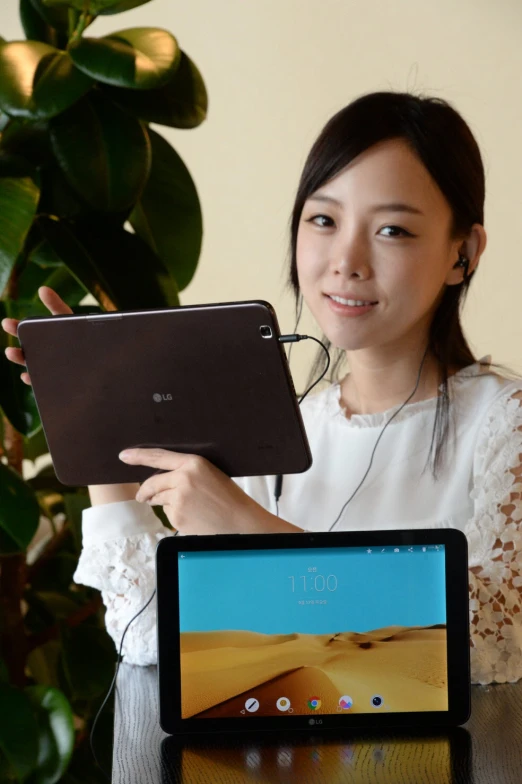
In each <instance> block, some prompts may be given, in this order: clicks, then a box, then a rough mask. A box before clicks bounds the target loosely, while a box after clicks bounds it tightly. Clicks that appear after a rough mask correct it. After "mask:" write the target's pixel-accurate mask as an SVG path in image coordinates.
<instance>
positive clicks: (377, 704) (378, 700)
mask: <svg viewBox="0 0 522 784" xmlns="http://www.w3.org/2000/svg"><path fill="white" fill-rule="evenodd" d="M383 702H384V700H383V698H382V697H381V696H380V694H376V695H375V697H372V705H373V707H374V708H380V707H381V705H382V704H383Z"/></svg>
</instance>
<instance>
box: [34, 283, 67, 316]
mask: <svg viewBox="0 0 522 784" xmlns="http://www.w3.org/2000/svg"><path fill="white" fill-rule="evenodd" d="M38 296H39V297H40V299H41V300H42V302H43V304H44V305H45V307H46V308H47V309H48V310H50V311H51V313H52V314H53V316H64V315H66V314H70V313H72V312H73V311H72V310H71V308H70V307H69V305H67V304H66V303H65V302H64V301H63V299H62V298H61V297H60V295H59V294H57V293H56V291H55V290H54V289H52V288H50V286H40V288H39V289H38Z"/></svg>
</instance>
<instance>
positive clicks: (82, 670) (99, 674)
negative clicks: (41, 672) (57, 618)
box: [62, 625, 116, 700]
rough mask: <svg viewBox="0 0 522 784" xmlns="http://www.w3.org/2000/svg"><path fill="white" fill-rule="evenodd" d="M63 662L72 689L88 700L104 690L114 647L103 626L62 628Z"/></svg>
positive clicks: (111, 668) (109, 675)
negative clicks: (100, 627) (101, 627)
mask: <svg viewBox="0 0 522 784" xmlns="http://www.w3.org/2000/svg"><path fill="white" fill-rule="evenodd" d="M62 643H63V647H62V663H63V668H64V672H65V676H66V678H67V682H68V685H69V688H70V690H71V693H72V694H73V695H74V697H76V698H80V699H87V700H91V699H94V698H96V697H98V696H99V695H101V694H103V693H104V692H105V691H106V690H107V689H108V687H109V685H110V682H111V679H112V677H113V675H114V663H115V661H116V650H115V647H114V643H113V641H112V640H111V638H110V637H109V635H108V634H107V632H106V631H105V630H104V629H99V628H97V627H95V626H86V625H81V626H76V627H74V628H73V629H68V628H64V630H63V637H62Z"/></svg>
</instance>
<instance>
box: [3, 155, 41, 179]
mask: <svg viewBox="0 0 522 784" xmlns="http://www.w3.org/2000/svg"><path fill="white" fill-rule="evenodd" d="M0 177H16V178H18V177H32V178H35V179H36V178H37V171H36V168H35V167H34V165H33V164H32V163H31V162H30V161H28V160H27V159H26V158H23V157H22V156H21V155H17V154H16V153H11V152H6V151H5V150H2V149H1V148H0Z"/></svg>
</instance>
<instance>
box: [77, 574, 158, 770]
mask: <svg viewBox="0 0 522 784" xmlns="http://www.w3.org/2000/svg"><path fill="white" fill-rule="evenodd" d="M155 595H156V589H154V591H153V592H152V595H151V597H150V599H149V600H148V602H147V604H145V605H143V607H142V608H141V610H139V611H138V612H137V613H136V615H134V616H133V617H132V618H131V619H130V621H129V622H128V624H127V626H126V627H125V629H124V632H123V634H122V637H121V641H120V650H119V652H118V660H117V662H116V670H115V672H114V677H113V679H112V682H111V685H110V686H109V691H108V692H107V694H106V697H105V699H104V700H103V702H102V704H101V706H100V708H99V709H98V712H97V714H96V716H95V717H94V721H93V723H92V727H91V732H90V736H89V743H90V746H91V752H92V756H93V757H94V761H95V762H96V764H97V765H98V767H99V768H100V770H101V771H102V773H103V775H104V776H105V778H106V779H107V780H108V781H111V777H110V775H109V774H108V773H107V771H106V770H105V768H104V767H103V766H102V765H101V764H100V761H99V760H98V757H97V756H96V752H95V750H94V730H95V729H96V724H97V723H98V719H99V718H100V716H101V712H102V710H103V709H104V707H105V705H106V704H107V700H108V699H109V697H110V696H111V694H112V690H113V689H114V686H115V685H116V679H117V678H118V670H119V669H120V662H121V659H122V656H121V652H122V650H123V641H124V639H125V635H126V634H127V630H128V629H129V626H130V625H131V623H133V621H135V620H136V618H137V617H138V616H139V615H141V613H142V612H143V611H144V610H146V609H147V607H148V606H149V604H150V603H151V601H152V600H153V599H154V597H155Z"/></svg>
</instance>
